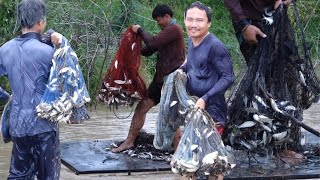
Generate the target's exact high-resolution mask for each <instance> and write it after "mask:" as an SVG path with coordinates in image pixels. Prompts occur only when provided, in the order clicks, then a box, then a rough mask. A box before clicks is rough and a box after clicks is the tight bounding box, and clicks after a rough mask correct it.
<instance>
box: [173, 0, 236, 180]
mask: <svg viewBox="0 0 320 180" xmlns="http://www.w3.org/2000/svg"><path fill="white" fill-rule="evenodd" d="M211 14H212V12H211V9H210V8H208V7H207V6H205V5H204V4H202V3H201V2H199V1H197V2H195V3H193V4H192V5H191V6H190V7H189V8H188V9H187V11H186V13H185V20H184V23H185V26H186V31H187V34H188V37H189V40H188V56H187V62H186V63H185V64H184V65H183V66H182V69H183V70H184V71H185V72H186V73H187V78H188V80H187V87H186V89H187V91H188V92H189V94H190V95H192V96H197V97H199V99H198V100H197V102H196V104H195V108H200V109H205V110H206V111H207V112H208V113H209V114H210V115H211V117H212V119H213V120H214V121H215V122H216V123H217V124H216V128H217V130H218V131H219V133H220V135H221V134H222V132H223V128H224V126H225V124H226V121H227V103H226V101H225V97H224V94H225V92H226V91H227V89H228V88H229V87H230V86H231V85H232V83H233V81H234V79H235V77H234V73H233V67H232V64H231V60H230V56H229V52H228V50H227V48H226V47H225V46H224V44H223V43H222V42H221V41H220V40H219V39H218V38H217V37H216V36H215V35H213V34H211V33H210V32H209V28H210V26H211ZM177 134H178V135H179V134H180V133H179V131H178V132H177ZM178 135H176V136H178ZM175 138H177V137H175ZM215 176H217V177H216V178H217V179H219V180H220V179H223V175H222V174H216V175H215ZM212 177H213V175H211V177H210V178H209V179H211V178H212ZM189 178H190V177H189ZM192 178H193V179H195V177H194V176H193V177H192Z"/></svg>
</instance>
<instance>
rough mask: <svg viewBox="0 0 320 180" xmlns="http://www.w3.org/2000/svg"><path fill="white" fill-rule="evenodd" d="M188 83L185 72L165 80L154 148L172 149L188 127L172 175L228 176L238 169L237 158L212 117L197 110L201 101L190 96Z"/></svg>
mask: <svg viewBox="0 0 320 180" xmlns="http://www.w3.org/2000/svg"><path fill="white" fill-rule="evenodd" d="M186 81H187V77H186V74H185V73H184V72H182V71H181V70H177V71H175V72H173V73H171V74H169V75H168V76H167V77H166V78H165V82H164V85H163V88H162V96H161V99H160V109H159V114H158V118H157V125H156V132H155V138H154V141H153V144H154V146H155V147H156V148H157V149H161V150H170V149H172V147H171V145H172V142H173V136H174V133H175V131H176V130H177V129H178V128H179V127H184V128H183V129H184V130H183V136H182V138H181V140H180V143H179V145H178V147H177V149H176V151H175V153H174V155H173V156H172V158H171V163H170V164H171V167H172V171H173V172H174V173H179V174H189V173H195V174H197V176H201V177H204V176H207V175H210V174H211V175H212V174H220V173H222V174H227V173H228V172H229V171H230V170H231V169H232V168H233V167H234V166H235V164H234V157H233V156H232V154H230V153H229V152H228V151H227V150H226V147H225V146H224V144H223V142H222V140H221V137H220V135H219V133H218V131H217V130H216V128H215V123H214V121H213V120H212V118H211V116H210V115H209V114H208V113H207V112H206V111H205V110H201V109H198V108H197V109H196V108H194V105H195V102H196V100H197V98H196V97H191V96H189V95H188V93H187V91H186V88H185V86H186Z"/></svg>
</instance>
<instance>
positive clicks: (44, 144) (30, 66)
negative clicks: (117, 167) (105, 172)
mask: <svg viewBox="0 0 320 180" xmlns="http://www.w3.org/2000/svg"><path fill="white" fill-rule="evenodd" d="M45 15H46V13H45V3H44V1H43V0H22V1H21V2H20V4H19V6H18V23H19V24H20V26H21V28H22V35H21V36H19V37H17V38H14V39H12V40H10V41H9V42H7V43H5V44H4V45H3V46H2V47H1V48H0V75H1V76H7V77H8V79H9V83H10V86H11V90H12V109H11V114H10V126H9V127H10V128H9V129H10V135H11V140H12V143H13V147H12V155H11V164H10V172H9V176H8V179H34V177H35V176H37V179H54V180H56V179H59V175H60V147H59V135H58V127H57V124H56V123H53V122H49V121H48V120H47V119H41V118H38V117H37V114H36V106H37V105H38V104H39V103H40V100H41V98H42V96H43V93H44V90H45V87H46V83H47V81H48V76H49V72H50V68H51V65H52V63H51V60H52V57H53V53H54V49H53V47H52V46H49V45H47V44H45V43H43V42H41V34H42V33H43V31H44V28H45V27H46V17H45Z"/></svg>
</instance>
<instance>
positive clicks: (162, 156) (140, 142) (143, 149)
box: [106, 131, 172, 162]
mask: <svg viewBox="0 0 320 180" xmlns="http://www.w3.org/2000/svg"><path fill="white" fill-rule="evenodd" d="M153 139H154V135H153V134H151V133H146V132H144V131H140V132H139V134H138V136H137V138H136V140H135V142H134V147H132V148H130V149H128V150H125V151H123V152H122V153H123V154H126V155H128V156H130V157H135V158H139V159H150V160H153V161H166V162H170V160H171V156H172V151H162V150H158V149H156V148H155V147H154V146H153V144H152V142H153ZM122 143H123V141H120V142H117V141H116V142H113V143H112V144H111V145H110V146H108V147H106V150H111V148H115V147H118V146H119V145H120V144H122Z"/></svg>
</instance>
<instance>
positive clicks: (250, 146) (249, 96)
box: [224, 0, 320, 162]
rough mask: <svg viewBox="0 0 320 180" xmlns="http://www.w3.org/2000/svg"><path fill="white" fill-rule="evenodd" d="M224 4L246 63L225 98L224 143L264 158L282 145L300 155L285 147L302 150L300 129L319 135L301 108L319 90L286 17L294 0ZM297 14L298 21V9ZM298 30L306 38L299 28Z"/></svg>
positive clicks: (231, 0) (230, 1)
mask: <svg viewBox="0 0 320 180" xmlns="http://www.w3.org/2000/svg"><path fill="white" fill-rule="evenodd" d="M224 2H225V5H226V7H227V8H228V9H229V11H230V13H231V16H232V21H233V25H234V29H235V32H236V36H237V39H238V41H239V44H240V49H241V52H242V54H243V56H244V58H245V60H246V63H247V65H248V68H247V70H246V72H245V73H244V75H243V77H242V79H241V81H240V83H239V84H238V85H237V87H236V88H235V90H234V92H233V93H232V95H231V97H230V98H229V102H228V117H229V119H230V120H229V122H228V128H227V129H228V132H227V133H225V137H224V138H225V142H228V143H230V144H231V145H232V146H233V147H234V148H236V149H238V148H239V149H244V150H246V151H248V152H251V153H253V154H255V153H259V154H262V155H264V156H265V157H271V156H270V155H272V154H273V150H279V149H281V150H283V149H284V151H282V152H283V153H287V154H289V156H295V157H298V158H299V159H304V158H303V156H301V155H299V154H297V153H295V152H293V151H290V150H288V149H287V147H289V148H290V149H293V150H301V148H302V147H301V144H300V138H301V135H300V127H303V128H304V129H306V130H308V131H310V132H312V133H313V134H315V135H318V136H319V132H316V131H315V130H313V129H312V128H311V127H308V126H307V125H305V124H304V123H303V122H302V119H303V118H302V117H303V110H304V109H307V108H309V107H310V106H311V104H312V103H313V102H314V101H315V99H316V98H317V96H319V93H320V88H319V79H318V78H317V76H316V74H315V72H314V69H313V66H312V61H311V59H310V56H308V52H307V51H308V50H307V49H306V48H304V51H305V54H304V57H303V58H301V57H300V56H299V51H298V48H299V47H298V46H297V43H296V41H295V36H294V32H293V29H292V27H291V23H290V20H289V18H288V15H287V6H288V5H289V4H290V3H291V2H292V1H291V0H267V1H262V0H248V1H247V0H240V1H238V0H225V1H224ZM294 5H295V3H294ZM295 7H296V5H295ZM295 15H296V19H298V17H297V9H296V8H295ZM297 24H298V23H297ZM301 34H302V35H301V36H302V39H304V36H303V30H301ZM280 155H281V153H280ZM285 156H286V155H285ZM253 157H254V156H253ZM298 158H297V159H298ZM249 162H250V158H249Z"/></svg>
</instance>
